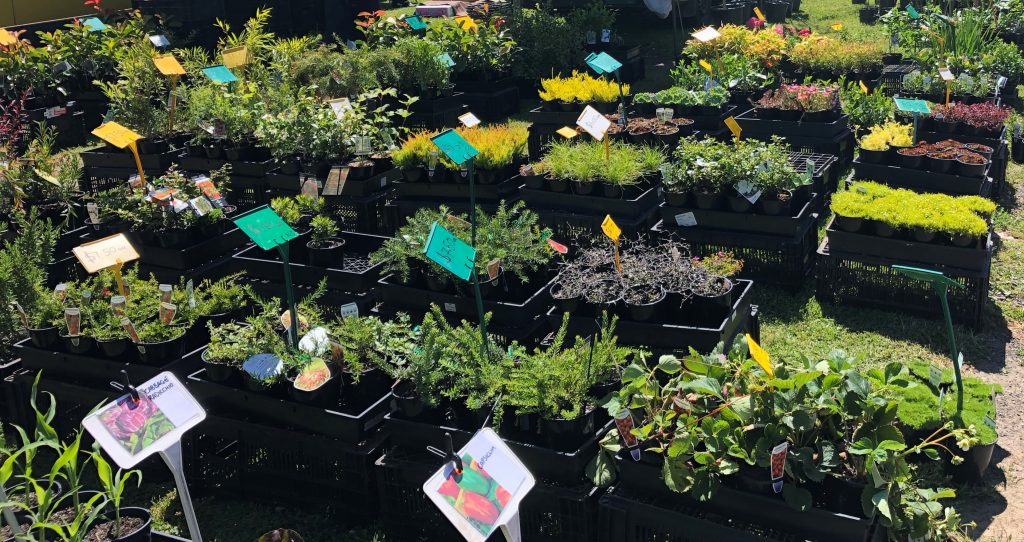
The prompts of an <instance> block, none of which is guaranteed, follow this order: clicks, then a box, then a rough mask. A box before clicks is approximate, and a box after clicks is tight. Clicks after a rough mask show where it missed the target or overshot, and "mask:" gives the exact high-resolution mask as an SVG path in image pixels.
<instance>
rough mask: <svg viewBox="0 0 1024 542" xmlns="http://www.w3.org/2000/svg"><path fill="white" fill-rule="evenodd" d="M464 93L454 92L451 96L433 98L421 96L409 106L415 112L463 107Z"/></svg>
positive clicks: (430, 111)
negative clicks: (427, 98)
mask: <svg viewBox="0 0 1024 542" xmlns="http://www.w3.org/2000/svg"><path fill="white" fill-rule="evenodd" d="M462 94H463V93H462V92H453V93H452V95H451V96H441V97H438V98H434V99H432V100H424V99H422V98H421V99H419V100H417V101H415V102H413V104H412V105H410V106H409V111H411V112H413V113H436V112H440V111H447V110H449V109H452V108H457V107H462V103H463V100H462Z"/></svg>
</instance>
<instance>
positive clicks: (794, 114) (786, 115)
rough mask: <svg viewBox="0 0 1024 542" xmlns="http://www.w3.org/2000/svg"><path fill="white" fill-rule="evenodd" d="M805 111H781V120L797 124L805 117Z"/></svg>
mask: <svg viewBox="0 0 1024 542" xmlns="http://www.w3.org/2000/svg"><path fill="white" fill-rule="evenodd" d="M803 113H804V112H803V111H801V110H799V109H779V120H784V121H786V122H796V121H798V120H800V117H801V116H803Z"/></svg>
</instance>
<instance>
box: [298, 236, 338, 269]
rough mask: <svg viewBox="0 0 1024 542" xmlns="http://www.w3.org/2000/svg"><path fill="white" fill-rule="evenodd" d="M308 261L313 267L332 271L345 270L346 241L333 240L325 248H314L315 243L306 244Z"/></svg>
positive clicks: (325, 244) (324, 245)
mask: <svg viewBox="0 0 1024 542" xmlns="http://www.w3.org/2000/svg"><path fill="white" fill-rule="evenodd" d="M306 248H307V249H309V251H308V253H307V261H308V262H309V265H311V266H313V267H323V268H331V269H344V268H345V240H344V239H331V240H328V241H327V242H325V243H324V244H323V246H314V244H313V241H310V242H308V243H306Z"/></svg>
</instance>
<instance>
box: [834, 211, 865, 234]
mask: <svg viewBox="0 0 1024 542" xmlns="http://www.w3.org/2000/svg"><path fill="white" fill-rule="evenodd" d="M863 226H864V219H863V218H860V217H852V216H841V215H836V227H837V228H839V229H840V230H842V231H846V232H850V233H856V232H859V231H860V229H861V228H862V227H863Z"/></svg>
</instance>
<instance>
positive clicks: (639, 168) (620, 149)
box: [541, 141, 665, 185]
mask: <svg viewBox="0 0 1024 542" xmlns="http://www.w3.org/2000/svg"><path fill="white" fill-rule="evenodd" d="M664 161H665V156H664V155H663V154H662V153H661V151H659V150H657V149H654V148H651V147H644V146H639V145H630V144H628V143H621V142H618V141H615V142H611V143H609V147H608V155H607V158H606V156H605V147H604V143H601V142H598V141H585V142H581V143H572V142H569V141H555V142H553V143H552V144H551V146H550V147H549V148H548V152H547V154H546V155H545V156H544V158H543V160H542V162H541V163H542V164H543V166H542V169H543V170H544V171H546V172H548V174H549V175H550V176H552V177H554V178H556V179H565V180H571V181H581V182H588V181H590V182H594V181H603V182H607V183H610V184H617V185H631V184H637V183H639V182H640V180H641V178H643V177H644V176H646V175H650V174H653V173H654V172H655V171H657V170H658V168H659V167H660V166H661V164H662V163H663V162H664Z"/></svg>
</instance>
